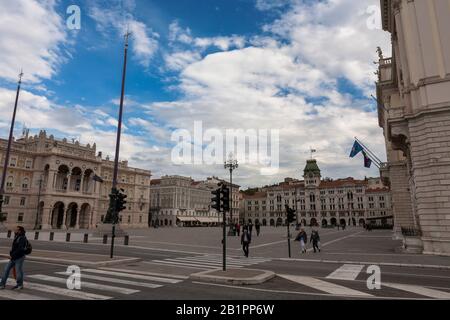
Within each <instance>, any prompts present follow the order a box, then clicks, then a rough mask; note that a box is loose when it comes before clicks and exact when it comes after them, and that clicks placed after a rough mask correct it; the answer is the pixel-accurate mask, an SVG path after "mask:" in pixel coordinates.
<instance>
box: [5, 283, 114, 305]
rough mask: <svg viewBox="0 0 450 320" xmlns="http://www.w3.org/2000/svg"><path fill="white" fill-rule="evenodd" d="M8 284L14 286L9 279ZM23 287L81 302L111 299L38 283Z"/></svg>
mask: <svg viewBox="0 0 450 320" xmlns="http://www.w3.org/2000/svg"><path fill="white" fill-rule="evenodd" d="M8 284H9V285H15V280H12V279H9V280H8ZM23 285H24V287H25V288H26V290H28V289H30V290H36V291H41V292H45V293H51V294H55V295H60V296H66V297H69V298H76V299H83V300H108V299H112V297H108V296H104V295H99V294H94V293H89V292H84V291H79V290H69V289H65V288H59V287H54V286H48V285H45V284H40V283H31V282H24V284H23Z"/></svg>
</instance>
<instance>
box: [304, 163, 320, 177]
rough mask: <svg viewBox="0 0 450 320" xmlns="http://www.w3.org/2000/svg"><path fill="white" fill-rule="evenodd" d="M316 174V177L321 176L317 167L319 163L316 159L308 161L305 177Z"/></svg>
mask: <svg viewBox="0 0 450 320" xmlns="http://www.w3.org/2000/svg"><path fill="white" fill-rule="evenodd" d="M310 173H312V174H314V175H320V169H319V166H318V165H317V161H316V160H315V159H311V160H307V161H306V167H305V170H304V174H305V176H306V175H308V174H310Z"/></svg>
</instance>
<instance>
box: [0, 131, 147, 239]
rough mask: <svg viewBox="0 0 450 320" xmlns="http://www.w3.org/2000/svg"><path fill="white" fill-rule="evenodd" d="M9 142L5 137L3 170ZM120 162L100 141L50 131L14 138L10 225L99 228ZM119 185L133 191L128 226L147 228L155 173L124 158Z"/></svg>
mask: <svg viewBox="0 0 450 320" xmlns="http://www.w3.org/2000/svg"><path fill="white" fill-rule="evenodd" d="M6 145H7V140H3V139H1V140H0V159H1V162H0V169H1V170H3V164H4V157H5V153H6ZM113 165H114V163H113V162H112V161H110V160H109V159H108V158H106V159H103V158H102V153H101V152H98V153H97V152H96V145H95V144H93V145H92V146H91V145H89V144H87V145H81V144H80V143H79V142H78V141H71V142H69V141H67V139H63V140H56V139H55V138H54V137H53V136H52V135H50V136H47V134H46V132H45V131H41V132H40V133H39V135H36V136H34V137H32V136H28V134H27V135H26V136H24V137H22V138H20V139H17V140H15V141H14V142H13V145H12V150H11V155H10V163H9V167H8V172H7V175H6V183H5V194H4V203H3V214H4V216H5V217H6V221H5V224H6V226H8V227H13V226H15V225H18V224H20V225H23V226H24V227H25V228H27V229H33V228H35V227H37V228H41V229H65V230H67V229H94V228H95V227H96V226H97V225H98V224H100V223H101V222H102V220H103V218H104V217H105V215H106V211H107V209H108V205H109V193H110V191H111V186H112V175H113ZM118 179H119V180H118V183H119V185H118V186H119V188H122V189H124V190H125V194H127V196H128V198H127V199H126V200H127V204H126V206H127V208H126V209H125V210H124V211H122V212H121V215H120V221H121V226H122V228H127V227H130V228H131V227H133V228H138V227H147V226H148V211H149V199H150V171H148V170H142V169H137V168H131V167H129V166H128V162H127V161H122V162H120V165H119V175H118Z"/></svg>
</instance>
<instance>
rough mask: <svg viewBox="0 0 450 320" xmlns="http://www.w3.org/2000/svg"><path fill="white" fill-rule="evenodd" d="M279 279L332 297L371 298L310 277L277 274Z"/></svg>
mask: <svg viewBox="0 0 450 320" xmlns="http://www.w3.org/2000/svg"><path fill="white" fill-rule="evenodd" d="M278 276H279V277H281V278H284V279H287V280H290V281H293V282H296V283H299V284H301V285H304V286H307V287H310V288H313V289H316V290H319V291H323V292H326V293H329V294H333V295H342V296H355V297H356V296H357V297H372V295H371V294H368V293H365V292H361V291H357V290H353V289H350V288H347V287H344V286H340V285H337V284H334V283H331V282H326V281H322V280H319V279H316V278H312V277H305V276H294V275H288V274H278Z"/></svg>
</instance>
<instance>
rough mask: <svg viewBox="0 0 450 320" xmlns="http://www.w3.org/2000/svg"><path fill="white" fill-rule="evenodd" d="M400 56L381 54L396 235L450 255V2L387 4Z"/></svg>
mask: <svg viewBox="0 0 450 320" xmlns="http://www.w3.org/2000/svg"><path fill="white" fill-rule="evenodd" d="M381 8H382V23H383V29H384V30H385V31H387V32H389V33H390V34H391V37H392V57H389V58H385V57H383V55H382V52H381V50H379V55H380V59H379V79H378V83H377V97H378V101H379V106H378V117H379V124H380V126H381V127H382V128H383V129H384V136H385V140H386V149H387V158H388V162H387V163H386V164H384V165H383V167H382V169H381V175H382V177H383V179H384V182H385V183H386V185H389V186H390V188H391V190H392V197H393V199H392V201H393V212H394V217H395V231H396V235H397V236H398V237H401V238H403V239H404V243H405V248H406V249H408V250H411V251H416V252H424V253H431V254H446V255H449V254H450V37H449V30H450V5H449V2H448V1H444V0H426V1H420V0H416V1H414V0H381Z"/></svg>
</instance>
